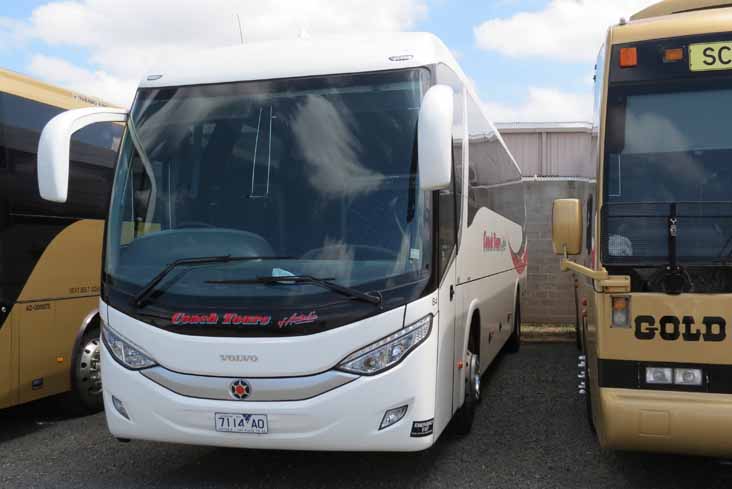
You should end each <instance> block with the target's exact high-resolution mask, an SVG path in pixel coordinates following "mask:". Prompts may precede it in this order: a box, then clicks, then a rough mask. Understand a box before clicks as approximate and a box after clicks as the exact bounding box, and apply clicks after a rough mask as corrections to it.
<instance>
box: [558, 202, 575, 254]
mask: <svg viewBox="0 0 732 489" xmlns="http://www.w3.org/2000/svg"><path fill="white" fill-rule="evenodd" d="M552 246H553V248H554V254H556V255H564V254H567V255H579V254H580V253H581V252H582V211H581V209H580V201H579V199H557V200H555V201H554V208H553V210H552Z"/></svg>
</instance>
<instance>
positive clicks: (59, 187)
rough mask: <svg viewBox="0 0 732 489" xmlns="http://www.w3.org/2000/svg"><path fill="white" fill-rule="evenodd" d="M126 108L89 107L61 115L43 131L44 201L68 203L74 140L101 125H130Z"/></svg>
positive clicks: (41, 188)
mask: <svg viewBox="0 0 732 489" xmlns="http://www.w3.org/2000/svg"><path fill="white" fill-rule="evenodd" d="M127 116H128V112H127V111H126V110H124V109H114V108H108V107H90V108H86V109H75V110H69V111H66V112H62V113H61V114H59V115H57V116H56V117H54V118H53V119H51V120H50V121H48V123H47V124H46V127H44V128H43V132H42V133H41V138H40V140H39V142H38V190H39V191H40V194H41V197H42V198H43V199H44V200H48V201H51V202H59V203H64V202H66V200H67V198H68V194H69V158H70V156H69V152H70V149H71V137H72V136H73V135H74V133H75V132H76V131H78V130H79V129H83V128H84V127H86V126H89V125H91V124H96V123H99V122H127Z"/></svg>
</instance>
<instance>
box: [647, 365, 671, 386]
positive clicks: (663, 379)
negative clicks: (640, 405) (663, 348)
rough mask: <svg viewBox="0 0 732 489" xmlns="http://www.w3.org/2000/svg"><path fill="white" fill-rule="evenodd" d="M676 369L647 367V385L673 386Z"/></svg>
mask: <svg viewBox="0 0 732 489" xmlns="http://www.w3.org/2000/svg"><path fill="white" fill-rule="evenodd" d="M673 383H674V369H672V368H668V367H646V384H673Z"/></svg>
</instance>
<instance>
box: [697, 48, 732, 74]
mask: <svg viewBox="0 0 732 489" xmlns="http://www.w3.org/2000/svg"><path fill="white" fill-rule="evenodd" d="M689 69H690V70H691V71H719V70H732V41H725V42H712V43H705V44H692V45H690V46H689Z"/></svg>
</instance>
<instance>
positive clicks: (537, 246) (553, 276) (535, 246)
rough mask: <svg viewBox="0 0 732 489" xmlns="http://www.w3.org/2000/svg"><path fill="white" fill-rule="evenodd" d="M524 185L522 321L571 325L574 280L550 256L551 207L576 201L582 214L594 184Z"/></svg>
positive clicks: (579, 181) (529, 181)
mask: <svg viewBox="0 0 732 489" xmlns="http://www.w3.org/2000/svg"><path fill="white" fill-rule="evenodd" d="M525 185H526V214H527V219H526V232H527V237H528V244H529V270H528V284H527V287H526V288H525V290H524V291H523V293H522V301H521V313H522V317H523V321H524V322H528V323H567V324H570V323H571V324H574V322H575V309H574V289H573V288H574V279H573V277H572V274H571V273H563V272H561V271H560V270H559V257H558V256H556V255H554V253H553V252H552V203H553V202H554V199H560V198H577V199H580V201H581V202H582V209H583V210H584V209H585V206H586V203H587V197H588V196H589V195H591V194H593V193H594V191H595V184H594V183H592V182H590V181H588V180H584V179H576V180H572V179H552V178H546V179H541V178H539V179H533V180H532V179H527V180H526V181H525ZM584 219H585V217H584V216H583V221H584ZM580 259H582V258H580Z"/></svg>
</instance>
